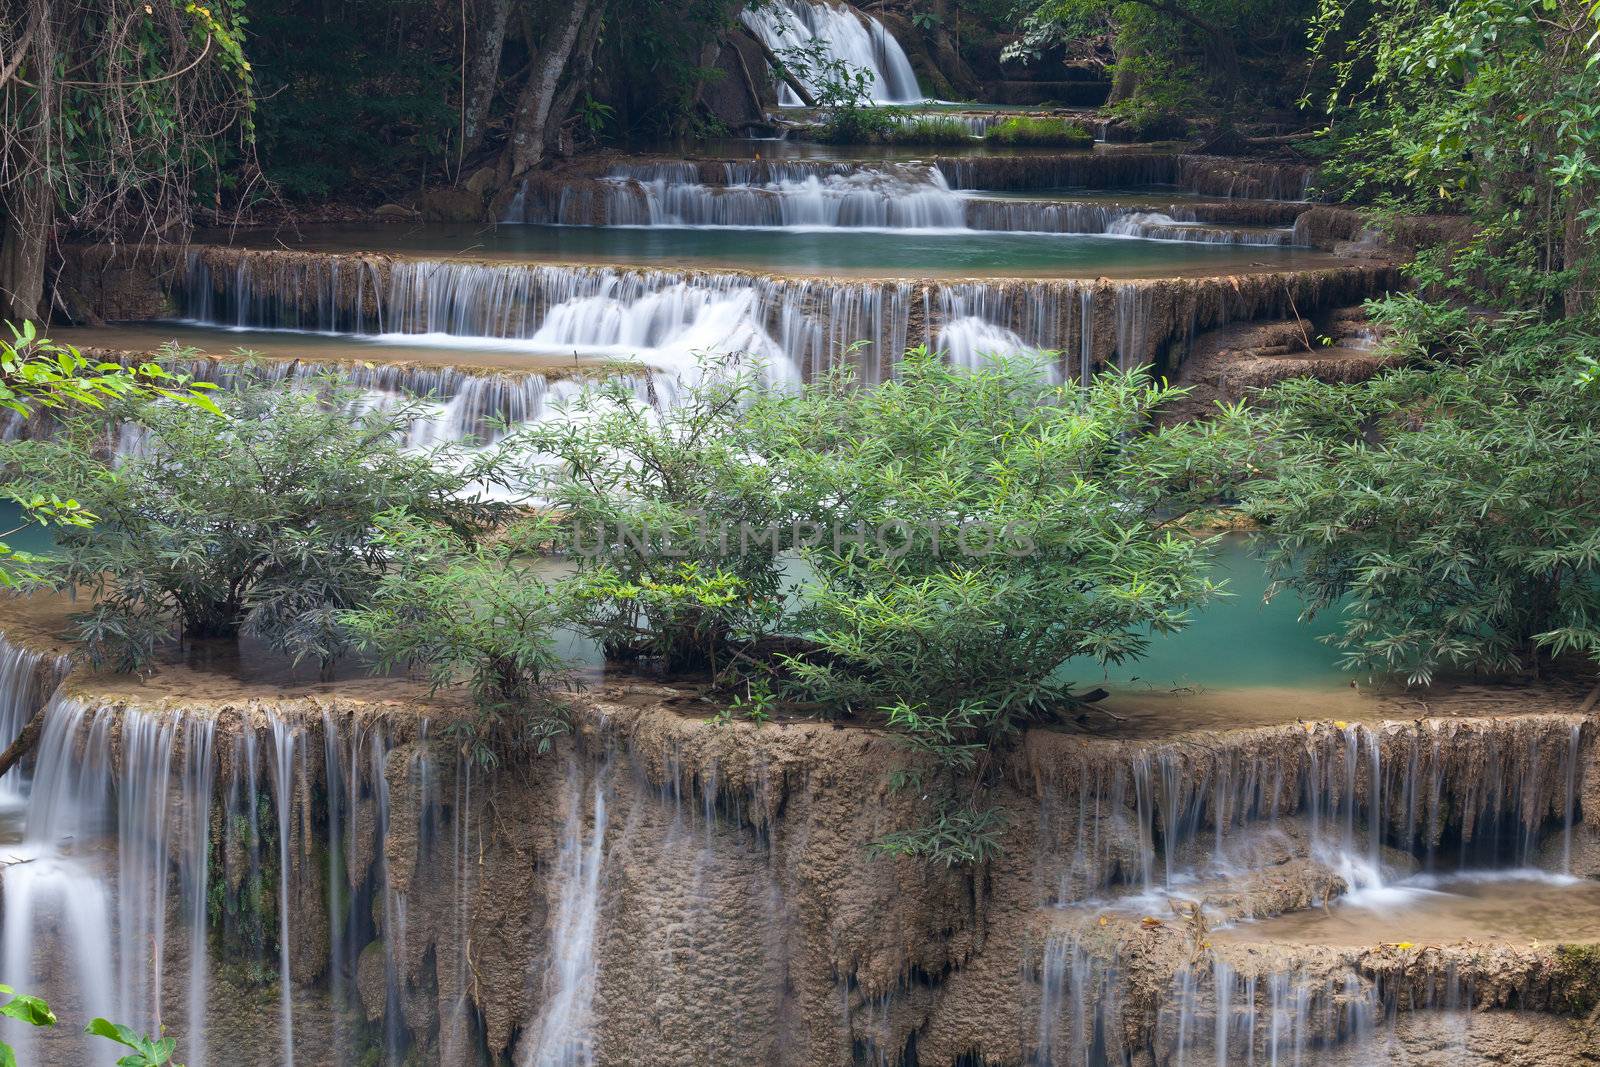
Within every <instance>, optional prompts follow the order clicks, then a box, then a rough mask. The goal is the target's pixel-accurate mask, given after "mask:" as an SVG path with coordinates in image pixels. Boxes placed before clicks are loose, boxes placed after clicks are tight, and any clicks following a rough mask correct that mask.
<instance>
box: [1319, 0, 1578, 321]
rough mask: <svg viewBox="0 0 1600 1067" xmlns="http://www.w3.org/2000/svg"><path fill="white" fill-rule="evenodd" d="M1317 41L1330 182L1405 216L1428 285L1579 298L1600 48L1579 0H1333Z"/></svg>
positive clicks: (1430, 288)
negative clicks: (1433, 1) (1422, 225)
mask: <svg viewBox="0 0 1600 1067" xmlns="http://www.w3.org/2000/svg"><path fill="white" fill-rule="evenodd" d="M1312 44H1313V48H1314V50H1315V52H1316V53H1317V54H1318V56H1319V57H1320V58H1321V59H1322V60H1323V61H1324V62H1325V63H1326V65H1327V68H1328V70H1329V72H1330V79H1329V81H1330V84H1329V87H1328V89H1327V91H1326V92H1325V93H1324V94H1321V95H1319V96H1318V97H1317V98H1315V100H1313V99H1312V98H1310V97H1308V98H1307V100H1306V103H1307V104H1308V105H1309V104H1311V103H1313V102H1315V103H1319V104H1321V105H1322V106H1323V107H1324V108H1325V109H1326V111H1327V113H1328V115H1329V117H1330V119H1331V122H1332V126H1331V132H1330V138H1331V139H1332V140H1333V142H1334V146H1333V150H1332V152H1331V154H1330V158H1329V159H1328V161H1327V162H1326V163H1325V164H1324V167H1323V178H1322V185H1323V186H1324V187H1325V188H1326V190H1327V191H1328V192H1330V193H1332V194H1334V195H1337V196H1340V197H1342V198H1344V199H1347V200H1351V201H1355V202H1363V203H1369V204H1372V205H1373V206H1374V207H1375V208H1376V209H1377V212H1376V215H1375V218H1376V221H1377V222H1378V224H1379V225H1382V226H1385V227H1388V228H1389V229H1391V231H1393V232H1397V233H1399V234H1400V235H1401V236H1402V238H1406V237H1407V233H1408V231H1406V230H1405V228H1404V227H1405V222H1404V221H1403V220H1404V219H1406V218H1410V217H1413V216H1418V215H1426V214H1432V215H1454V216H1457V217H1459V218H1460V219H1461V220H1462V223H1463V224H1464V225H1458V226H1455V227H1446V228H1444V229H1443V230H1442V231H1440V232H1439V233H1437V234H1434V235H1432V236H1430V235H1429V234H1428V233H1427V232H1426V231H1417V232H1412V233H1411V236H1410V237H1409V239H1410V240H1412V241H1413V242H1414V243H1417V244H1419V245H1421V246H1422V250H1421V252H1420V253H1419V254H1418V256H1417V258H1416V261H1415V263H1414V264H1412V266H1411V267H1410V268H1409V270H1410V272H1411V273H1412V275H1413V277H1414V278H1415V279H1416V280H1417V282H1418V283H1419V287H1420V288H1421V289H1422V290H1423V291H1424V292H1425V293H1426V294H1429V295H1430V296H1433V297H1437V298H1440V299H1449V300H1452V301H1456V302H1460V303H1468V302H1470V303H1476V304H1479V305H1486V306H1492V307H1501V308H1516V307H1536V308H1539V309H1541V310H1543V311H1546V312H1556V313H1559V312H1561V311H1566V312H1569V313H1577V314H1583V313H1586V312H1587V311H1588V310H1589V309H1592V307H1593V305H1594V299H1593V292H1594V290H1595V288H1596V284H1597V281H1596V279H1597V278H1600V257H1597V254H1596V251H1595V246H1596V240H1597V238H1600V211H1597V210H1596V208H1595V197H1596V192H1597V190H1600V50H1597V46H1596V43H1595V40H1594V21H1593V17H1592V13H1591V12H1590V11H1589V10H1588V9H1587V6H1586V5H1585V4H1582V3H1572V2H1557V0H1552V2H1549V3H1537V4H1528V3H1520V2H1517V0H1455V2H1452V3H1448V4H1439V5H1417V4H1411V3H1404V2H1398V0H1396V2H1386V3H1380V4H1377V5H1373V6H1372V7H1370V8H1369V7H1367V6H1365V5H1350V4H1346V3H1343V2H1341V0H1323V3H1322V4H1321V5H1320V8H1319V11H1318V15H1317V18H1316V19H1315V20H1314V22H1313V24H1312Z"/></svg>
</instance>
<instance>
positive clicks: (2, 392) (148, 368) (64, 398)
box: [0, 321, 221, 588]
mask: <svg viewBox="0 0 1600 1067" xmlns="http://www.w3.org/2000/svg"><path fill="white" fill-rule="evenodd" d="M7 325H8V326H10V329H11V339H10V340H9V341H6V340H0V409H3V410H4V411H9V412H10V413H11V415H12V416H14V417H15V418H17V419H28V418H31V417H33V416H35V415H36V414H37V413H39V412H41V411H45V412H56V411H63V410H69V409H72V408H80V409H93V410H99V409H102V408H104V407H105V406H106V405H107V404H108V403H115V402H118V401H128V400H132V399H137V398H145V399H155V398H160V399H164V400H169V401H172V402H174V403H178V404H184V405H189V406H192V407H195V408H199V409H202V410H205V411H208V412H211V413H212V414H221V411H220V410H219V409H218V408H217V406H216V402H215V401H214V400H213V399H212V397H211V396H210V393H209V390H211V389H212V388H213V386H212V385H211V384H210V383H208V382H192V381H190V380H189V379H188V378H187V377H186V376H184V375H180V374H174V373H172V372H170V371H168V370H167V369H166V368H164V367H162V366H161V364H159V363H156V362H152V361H146V362H143V363H138V364H134V365H131V366H130V365H124V364H121V363H112V362H109V361H104V360H90V359H88V358H87V357H85V356H84V355H83V354H82V353H81V352H79V351H78V350H77V349H76V348H73V347H72V346H71V345H63V344H57V343H56V342H54V341H51V340H50V339H49V338H47V337H44V336H42V335H40V333H39V330H38V327H37V326H36V325H35V324H34V323H33V322H31V321H24V322H23V324H22V325H21V326H20V327H19V326H15V325H11V324H9V323H8V324H7ZM0 497H4V498H7V499H10V500H11V501H12V502H13V503H15V504H17V505H18V506H19V508H20V509H21V511H22V514H23V517H24V518H25V519H26V520H27V521H25V522H23V523H22V524H20V525H18V526H17V527H15V528H13V529H11V530H7V531H5V532H4V533H3V534H0V537H11V536H14V535H16V534H17V533H19V532H21V531H22V530H24V529H26V528H27V527H28V526H31V525H39V526H51V525H56V526H76V527H79V528H82V527H86V526H89V525H92V524H93V522H94V515H93V514H92V513H90V512H89V511H86V510H85V509H84V508H83V506H82V505H81V504H80V503H79V502H78V501H77V500H75V499H73V498H72V497H70V496H68V497H63V496H61V495H60V494H58V493H44V492H24V491H23V490H21V489H20V488H19V487H18V486H17V485H15V484H13V483H9V482H8V483H7V484H6V485H4V486H0ZM44 562H45V561H44V560H43V559H41V558H40V557H39V556H37V555H34V554H32V553H27V552H17V551H13V550H12V548H11V547H10V546H9V545H7V544H5V543H4V542H0V586H5V587H12V588H14V587H16V586H18V585H22V584H32V583H36V582H39V581H42V580H43V574H42V572H41V571H40V570H39V569H38V565H39V564H42V563H44Z"/></svg>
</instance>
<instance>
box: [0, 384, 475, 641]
mask: <svg viewBox="0 0 1600 1067" xmlns="http://www.w3.org/2000/svg"><path fill="white" fill-rule="evenodd" d="M358 401H359V398H358V396H357V395H356V394H354V393H348V392H342V391H339V390H337V389H334V390H331V391H329V392H327V393H322V394H313V393H305V392H295V391H289V390H285V389H283V388H281V387H277V386H272V385H249V386H246V387H244V388H242V389H241V390H239V391H238V392H236V393H233V394H231V395H230V396H229V397H228V400H227V411H226V413H225V414H224V415H223V416H222V417H220V418H219V417H218V416H217V415H215V414H213V413H212V412H210V411H206V410H202V409H200V408H197V407H195V406H193V405H175V404H170V403H148V402H147V403H141V404H136V405H133V406H131V407H129V408H126V409H119V410H118V411H117V412H116V413H117V414H125V415H127V416H128V417H129V419H130V420H131V421H130V423H129V428H130V429H131V430H132V431H133V432H135V433H137V434H139V435H141V436H142V443H141V447H140V448H139V449H138V451H137V453H136V454H134V455H132V456H129V457H128V458H126V459H125V461H123V462H122V463H121V465H120V466H118V465H115V464H114V463H113V462H111V461H109V460H107V459H102V458H100V455H101V454H102V453H103V450H102V449H100V448H99V446H100V445H101V444H103V440H104V437H105V434H106V432H107V426H106V423H105V422H104V421H103V419H101V418H100V417H98V416H97V415H91V414H72V415H70V416H68V417H66V418H64V419H63V420H62V421H61V425H60V429H59V432H57V433H56V434H54V435H53V436H52V437H51V438H50V439H48V440H37V441H20V442H18V441H14V442H7V443H5V444H4V445H3V446H0V462H3V463H4V464H5V465H6V467H7V468H8V469H9V471H10V472H11V473H12V475H13V478H14V483H13V490H14V491H15V492H16V493H18V494H21V495H23V496H27V495H29V494H39V495H44V496H51V497H59V498H61V499H71V500H75V501H77V502H78V503H79V504H80V505H81V507H82V508H83V509H84V510H86V511H88V512H90V513H92V514H93V515H95V516H96V520H97V521H96V523H95V524H94V525H93V526H90V527H87V528H82V527H77V526H67V527H63V529H62V532H61V535H60V536H59V538H58V548H57V551H56V554H55V555H54V556H52V557H51V559H50V560H49V561H48V563H47V564H40V565H37V566H39V567H40V568H41V569H42V571H43V572H44V575H45V577H46V578H47V579H48V580H49V581H50V582H52V583H53V584H55V585H56V586H57V587H59V588H62V589H82V588H88V589H90V590H92V592H93V594H94V599H95V604H94V606H93V607H92V608H91V609H90V610H89V611H88V612H87V613H85V614H83V615H80V616H78V619H77V630H78V635H79V636H80V637H81V638H82V639H83V641H84V642H85V652H86V654H87V656H88V658H89V659H90V660H91V661H92V662H94V663H96V664H106V665H111V666H114V667H116V668H118V669H123V670H133V669H139V668H141V667H142V666H144V665H145V664H147V663H148V662H149V661H150V660H151V658H152V656H153V655H154V654H155V652H156V649H157V647H158V645H160V644H161V643H162V641H163V640H165V639H166V638H167V637H169V636H170V635H171V634H172V633H173V631H174V628H175V629H176V630H177V632H179V633H181V634H182V635H183V636H184V637H189V638H207V637H212V638H232V637H234V636H236V635H238V634H239V633H240V632H241V631H242V632H244V633H246V634H248V635H251V636H255V637H259V638H261V639H262V640H263V641H264V642H266V644H267V645H268V646H269V647H271V648H273V649H275V650H278V651H280V652H283V653H285V654H287V655H290V656H293V657H295V658H296V659H299V658H302V657H306V656H310V657H313V658H316V659H320V660H324V661H327V660H331V659H332V658H334V657H336V656H338V655H339V654H340V653H342V652H343V651H344V649H345V646H346V638H345V635H344V633H343V631H342V630H341V629H340V628H339V627H338V626H337V625H336V621H335V615H336V613H337V612H338V611H339V610H341V609H345V608H349V607H353V606H355V605H357V604H359V603H361V602H362V601H363V600H364V598H365V597H366V596H367V595H368V594H369V593H370V592H371V591H372V589H373V588H374V585H375V583H376V582H377V580H378V578H379V577H380V576H381V574H382V573H383V571H384V569H385V567H386V557H385V549H384V546H383V544H382V542H381V540H380V539H379V537H378V529H379V527H378V518H379V516H381V515H384V514H385V513H387V512H389V511H392V510H394V509H396V508H405V509H406V510H407V511H409V512H410V513H411V514H412V515H413V516H415V517H416V518H417V519H418V521H424V522H430V523H436V524H438V525H440V526H442V527H446V528H449V529H451V530H454V531H457V532H458V533H460V534H461V535H462V536H472V535H474V534H475V533H476V532H477V531H479V530H481V529H483V528H484V527H485V526H487V525H488V524H489V523H491V522H493V521H494V520H496V519H497V518H498V517H499V516H500V515H501V514H502V512H503V508H502V507H501V506H499V505H496V504H492V503H490V502H488V501H485V500H483V499H481V498H480V497H477V496H474V495H470V494H469V493H468V492H467V489H468V487H469V486H471V485H472V484H473V483H474V482H475V480H477V479H479V478H488V477H492V476H493V472H494V469H495V467H494V465H495V457H494V456H493V454H491V453H485V454H481V455H480V454H468V453H466V452H465V451H464V450H463V449H460V448H445V449H436V450H428V451H420V450H409V449H407V448H406V447H405V433H406V431H407V429H408V427H409V426H410V425H411V423H412V422H413V421H414V420H415V419H416V418H417V417H419V416H420V415H422V414H423V412H424V406H423V405H422V404H421V403H420V402H409V403H404V404H399V405H396V406H393V407H389V408H385V409H371V408H367V409H365V410H363V409H362V408H361V406H360V404H359V403H358ZM123 432H124V433H125V434H126V433H128V432H129V429H125V430H124V431H123Z"/></svg>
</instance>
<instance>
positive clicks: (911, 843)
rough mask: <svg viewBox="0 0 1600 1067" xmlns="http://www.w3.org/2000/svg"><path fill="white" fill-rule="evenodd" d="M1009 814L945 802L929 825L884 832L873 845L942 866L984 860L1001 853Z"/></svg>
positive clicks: (885, 852) (887, 852)
mask: <svg viewBox="0 0 1600 1067" xmlns="http://www.w3.org/2000/svg"><path fill="white" fill-rule="evenodd" d="M1005 830H1006V814H1005V812H1004V811H1003V810H1001V809H999V808H983V809H978V808H973V807H968V806H951V805H948V804H946V805H943V806H941V807H940V809H939V811H938V813H937V814H936V815H935V816H934V818H933V819H932V820H931V821H930V822H928V823H927V824H926V825H923V826H918V827H914V828H912V829H910V830H896V831H894V832H892V833H887V834H884V835H883V836H882V837H881V838H879V839H878V840H877V841H874V842H873V844H872V850H873V851H874V852H876V853H878V854H879V855H883V856H914V857H917V858H919V859H922V860H925V861H927V862H928V863H931V864H938V865H940V866H943V867H959V866H963V865H965V864H970V863H983V862H984V861H986V860H989V859H991V858H993V857H994V856H996V855H999V853H1000V838H1001V835H1002V834H1004V833H1005Z"/></svg>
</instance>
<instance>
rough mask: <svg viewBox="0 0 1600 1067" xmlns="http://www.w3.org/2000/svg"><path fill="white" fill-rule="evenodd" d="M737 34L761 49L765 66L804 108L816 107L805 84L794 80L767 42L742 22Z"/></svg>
mask: <svg viewBox="0 0 1600 1067" xmlns="http://www.w3.org/2000/svg"><path fill="white" fill-rule="evenodd" d="M739 32H741V33H743V34H744V35H745V36H746V37H748V38H750V39H751V40H752V41H754V42H755V43H756V47H757V48H759V49H761V58H762V59H765V60H766V61H767V66H769V67H771V68H772V72H773V73H774V74H776V75H777V76H778V77H780V78H782V79H783V80H784V81H785V82H786V83H787V84H788V86H789V88H791V89H793V90H794V95H796V96H798V97H799V98H800V102H801V103H803V104H805V106H806V107H816V106H817V98H816V97H814V96H812V95H811V90H810V89H807V88H806V86H805V82H802V81H801V80H800V79H799V78H796V77H795V76H794V73H793V72H792V71H790V70H789V68H788V67H786V66H784V64H783V60H781V59H779V58H778V54H777V53H776V52H774V51H773V50H772V49H771V48H770V47H768V46H767V42H765V41H763V40H762V39H761V38H760V37H759V36H757V35H756V34H755V33H754V32H753V31H752V30H751V29H750V27H748V26H746V25H745V24H744V23H742V22H741V23H739Z"/></svg>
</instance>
